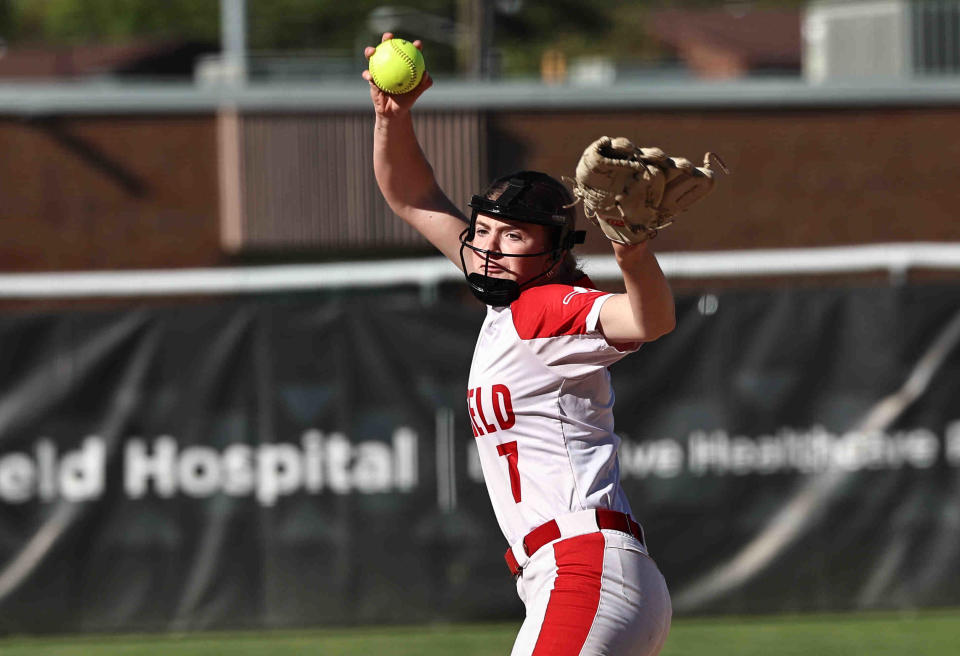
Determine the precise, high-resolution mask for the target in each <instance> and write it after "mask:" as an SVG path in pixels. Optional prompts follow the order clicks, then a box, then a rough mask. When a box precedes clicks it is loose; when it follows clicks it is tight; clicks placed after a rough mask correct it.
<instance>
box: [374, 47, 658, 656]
mask: <svg viewBox="0 0 960 656" xmlns="http://www.w3.org/2000/svg"><path fill="white" fill-rule="evenodd" d="M389 38H392V35H391V34H384V35H383V39H384V40H386V39H389ZM415 45H416V46H417V47H421V44H420V43H419V42H415ZM372 53H373V48H372V47H368V48H366V50H365V55H366V56H367V57H368V58H369V57H370V55H371V54H372ZM363 77H364V79H366V80H367V81H368V82H370V81H371V78H370V73H369V71H364V72H363ZM431 84H432V81H431V79H430V76H429V74H424V76H423V81H422V82H421V83H420V85H419V86H418V87H417V88H416V89H414V90H413V91H411V92H409V93H407V94H404V95H399V96H393V95H389V94H386V93H383V92H382V91H380V90H379V89H378V88H377V87H376V86H375V85H374V84H373V83H372V82H371V84H370V97H371V99H372V101H373V107H374V110H375V112H376V124H375V125H376V127H375V134H374V142H373V165H374V173H375V175H376V179H377V183H378V184H379V186H380V190H381V192H382V193H383V195H384V197H385V199H386V200H387V202H388V203H389V205H390V207H391V208H392V209H393V211H394V212H395V213H396V214H397V215H398V216H400V217H401V218H402V219H403V220H405V221H406V222H407V223H409V224H410V225H411V226H413V227H414V228H415V229H417V230H418V231H419V232H420V233H421V234H423V235H424V237H426V238H427V239H428V240H429V241H430V243H432V244H433V245H434V246H435V247H436V248H437V249H439V250H440V252H441V253H443V254H444V255H445V256H446V257H448V258H449V259H450V260H451V261H452V262H453V263H454V264H456V265H457V266H458V267H460V268H461V269H462V270H463V272H464V275H465V276H466V279H467V283H468V285H469V286H470V289H471V290H472V291H473V293H474V294H475V295H476V296H477V297H478V298H479V299H480V300H481V301H483V302H484V303H486V304H487V306H488V307H487V317H486V319H485V321H484V323H483V327H482V328H481V330H480V337H479V339H478V341H477V346H476V350H475V352H474V356H473V363H472V365H471V369H470V377H469V383H468V388H469V389H468V390H467V410H468V413H469V416H470V422H471V425H472V427H473V434H474V438H475V439H476V442H477V448H478V451H479V454H480V462H481V465H482V468H483V473H484V479H485V481H486V485H487V489H488V491H489V493H490V499H491V501H492V503H493V508H494V512H495V514H496V517H497V521H498V522H499V523H500V527H501V529H502V530H503V533H504V536H505V537H506V539H507V543H508V544H509V545H510V548H509V549H508V550H507V553H506V560H507V564H508V566H509V568H510V570H511V572H512V573H513V574H514V576H515V577H516V582H517V591H518V593H519V595H520V598H521V599H522V600H523V603H524V605H525V606H526V619H525V620H524V622H523V625H522V626H521V628H520V633H519V635H518V636H517V640H516V643H515V644H514V647H513V652H512V654H513V656H528V655H531V654H533V655H536V656H541V655H549V656H566V655H570V656H574V655H578V654H580V655H584V656H586V655H588V654H590V655H593V654H606V655H611V656H619V655H624V656H625V655H627V654H630V655H636V656H644V655H649V656H653V655H654V654H657V653H658V652H659V651H660V648H661V647H662V646H663V642H664V640H665V639H666V637H667V633H668V631H669V627H670V616H671V606H670V597H669V594H668V591H667V587H666V584H665V582H664V579H663V576H661V574H660V572H659V570H658V569H657V566H656V564H655V563H654V562H653V560H652V559H651V558H650V556H649V554H648V552H647V548H646V544H645V541H644V536H643V531H642V529H641V528H640V525H639V524H638V523H637V522H636V520H635V519H634V518H633V516H632V513H631V510H630V504H629V503H628V501H627V499H626V497H625V495H624V492H623V490H622V488H621V486H620V477H619V466H618V461H617V447H618V445H619V439H618V438H617V436H616V435H615V434H614V432H613V414H612V408H613V390H612V388H611V385H610V376H609V373H608V370H607V367H608V366H609V365H611V364H612V363H614V362H616V361H617V360H619V359H620V358H622V357H624V356H625V355H626V354H628V353H630V352H632V351H635V350H636V349H637V348H638V347H639V346H640V344H641V343H643V342H648V341H651V340H655V339H657V338H658V337H660V336H662V335H664V334H666V333H668V332H670V331H671V330H673V327H674V323H675V319H674V305H673V295H672V293H671V291H670V288H669V286H668V284H667V282H666V280H665V279H664V276H663V273H662V272H661V270H660V267H659V265H658V264H657V260H656V258H655V257H654V254H653V253H652V252H651V251H650V250H649V249H647V247H646V245H645V244H640V245H635V246H624V245H621V244H617V243H614V244H613V249H614V253H615V254H616V258H617V262H618V264H619V265H620V269H621V270H622V272H623V283H624V287H625V290H626V291H625V293H622V294H608V293H604V292H601V291H598V290H596V289H594V286H593V284H592V283H591V282H590V280H589V279H588V278H587V277H586V276H585V275H583V273H582V272H580V271H579V270H578V269H577V267H576V262H575V260H574V259H573V257H572V256H571V254H570V251H571V249H572V248H573V246H574V244H575V243H578V242H579V241H582V236H583V235H582V233H578V232H577V231H576V230H575V227H574V219H575V214H574V209H573V208H572V201H573V199H572V197H571V194H570V193H569V192H568V191H567V189H566V187H565V186H564V185H563V184H562V183H560V182H559V181H557V180H556V179H554V178H552V177H550V176H549V175H546V174H543V173H539V172H533V171H520V172H517V173H514V174H511V175H507V176H504V177H502V178H499V179H498V180H496V181H494V182H493V183H492V184H491V185H490V187H489V188H488V189H487V190H486V192H485V193H484V194H482V195H481V196H474V197H473V199H472V200H471V202H470V207H471V208H472V210H473V211H472V216H471V217H470V218H469V219H467V217H465V216H464V215H463V214H462V213H461V212H460V211H459V210H458V209H457V207H456V206H455V205H454V204H453V202H451V200H450V199H449V198H448V197H447V196H446V195H445V194H444V192H443V191H442V190H441V189H440V188H439V186H438V184H437V181H436V178H435V177H434V174H433V170H432V168H431V166H430V164H429V162H427V160H426V158H425V156H424V155H423V152H422V150H421V148H420V145H419V143H418V141H417V138H416V135H415V134H414V130H413V122H412V120H411V117H410V111H411V108H412V106H413V104H414V103H415V102H416V100H417V98H418V97H419V96H420V95H421V94H422V93H423V92H424V91H426V90H427V89H428V88H429V87H430V86H431Z"/></svg>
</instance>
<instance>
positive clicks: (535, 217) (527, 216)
mask: <svg viewBox="0 0 960 656" xmlns="http://www.w3.org/2000/svg"><path fill="white" fill-rule="evenodd" d="M530 184H531V183H530V182H529V181H527V180H524V179H522V178H520V177H516V178H512V179H510V180H509V182H508V183H507V188H506V189H504V190H503V192H502V193H501V194H500V195H499V196H498V197H497V198H496V199H490V198H484V197H483V196H474V197H473V198H472V199H471V200H470V207H472V208H473V214H472V216H471V217H470V225H469V226H468V227H467V229H466V230H464V231H463V232H461V233H460V264H461V266H462V267H463V273H464V276H466V278H467V283H468V284H469V285H470V290H471V291H472V292H473V293H474V295H475V296H476V297H477V298H479V299H480V300H481V301H483V302H484V303H486V304H488V305H494V306H503V305H509V304H510V303H512V302H513V301H515V300H516V299H517V297H519V296H520V290H521V288H522V287H525V286H527V285H530V284H531V283H533V282H536V281H537V280H540V279H541V278H544V277H547V276H549V275H550V272H551V271H553V269H554V268H555V267H556V266H557V265H558V264H559V263H560V261H561V260H562V259H563V252H564V251H567V250H570V249H571V248H573V246H574V244H579V243H583V238H584V235H585V234H586V233H584V232H573V231H572V230H571V229H570V228H571V224H572V221H571V217H570V216H569V215H566V214H555V213H553V212H547V211H543V210H538V209H534V208H532V207H528V206H526V205H523V204H520V203H518V202H516V201H517V196H518V195H520V194H521V192H523V191H525V190H526V189H528V188H529V186H530ZM481 214H483V215H485V216H489V217H490V218H493V219H498V220H504V221H517V222H519V223H533V224H536V225H544V226H547V227H549V228H555V229H556V234H555V235H553V246H552V247H551V248H548V249H547V250H543V251H540V252H539V253H503V252H501V251H492V250H489V249H483V248H478V247H476V246H474V245H473V244H472V243H471V242H473V239H474V237H475V236H476V229H477V217H479V216H480V215H481ZM464 248H469V249H470V250H472V251H473V252H475V253H478V254H480V255H482V256H483V272H482V273H479V272H476V273H468V272H467V263H466V258H465V257H464V253H463V250H464ZM543 255H550V256H551V258H550V260H551V265H550V267H549V268H547V269H546V270H545V271H543V272H541V273H539V274H537V275H535V276H533V277H532V278H530V279H529V280H524V281H522V282H518V281H515V280H509V279H505V278H494V277H492V276H490V275H489V273H490V258H491V256H494V257H497V258H500V257H541V256H543Z"/></svg>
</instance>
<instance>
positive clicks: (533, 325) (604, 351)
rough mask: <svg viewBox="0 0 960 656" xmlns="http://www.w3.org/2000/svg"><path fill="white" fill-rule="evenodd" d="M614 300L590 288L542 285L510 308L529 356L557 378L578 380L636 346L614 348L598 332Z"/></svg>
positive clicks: (527, 292)
mask: <svg viewBox="0 0 960 656" xmlns="http://www.w3.org/2000/svg"><path fill="white" fill-rule="evenodd" d="M612 297H613V294H610V293H608V292H602V291H598V290H596V289H591V288H588V287H575V286H570V285H542V286H539V287H534V288H532V289H530V290H527V291H526V292H524V293H523V295H521V297H520V298H519V299H517V300H516V301H515V302H514V303H513V305H511V306H510V309H511V310H512V312H513V324H514V327H515V328H516V330H517V334H518V335H519V337H520V339H521V340H523V341H524V342H525V343H526V344H527V346H528V347H529V348H530V349H531V351H533V352H534V353H535V354H536V355H537V356H538V357H539V358H540V359H541V360H542V361H543V363H544V364H546V365H547V366H549V367H552V368H555V369H557V370H558V373H560V374H561V375H563V376H566V377H578V376H584V375H588V374H590V373H592V372H593V371H595V370H596V369H598V368H603V367H607V366H609V365H611V364H613V363H614V362H616V361H617V360H619V359H620V358H622V357H623V356H624V355H626V354H628V353H632V352H633V351H636V350H637V348H639V346H640V344H639V343H637V344H634V345H629V346H627V347H626V348H624V347H623V346H620V347H617V346H614V345H613V344H610V343H609V342H607V340H606V338H605V337H604V336H603V333H602V332H601V331H600V329H599V323H600V308H601V307H603V304H604V302H606V301H607V300H608V299H610V298H612Z"/></svg>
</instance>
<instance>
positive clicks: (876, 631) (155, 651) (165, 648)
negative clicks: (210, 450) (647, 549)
mask: <svg viewBox="0 0 960 656" xmlns="http://www.w3.org/2000/svg"><path fill="white" fill-rule="evenodd" d="M517 626H518V625H517V624H464V625H440V626H426V627H420V626H418V627H399V628H398V627H391V628H362V629H328V630H317V631H304V632H278V633H271V632H263V633H204V634H187V635H183V636H163V637H160V636H112V637H90V636H85V637H58V638H7V639H3V640H0V654H2V655H3V656H127V655H129V656H134V655H136V656H161V655H162V656H216V655H218V654H225V655H229V656H294V655H296V656H301V655H304V656H305V655H307V654H311V655H317V654H322V655H323V656H354V655H356V656H360V655H363V656H369V655H373V656H439V655H441V654H444V655H447V654H454V655H455V656H495V655H496V656H506V655H507V654H509V653H510V646H511V644H512V643H513V636H514V632H515V631H516V629H517ZM661 654H662V656H688V655H689V656H707V655H709V656H754V655H756V656H794V655H796V656H801V655H802V656H834V655H836V656H886V655H890V656H903V655H904V654H907V655H909V656H957V654H960V610H955V611H953V610H951V611H947V610H944V611H934V612H923V613H917V614H857V615H852V614H851V615H815V616H813V615H811V616H796V617H758V618H722V619H721V618H716V619H677V620H675V621H674V625H673V629H672V631H671V633H670V638H669V639H668V640H667V646H666V647H665V648H664V650H663V652H661Z"/></svg>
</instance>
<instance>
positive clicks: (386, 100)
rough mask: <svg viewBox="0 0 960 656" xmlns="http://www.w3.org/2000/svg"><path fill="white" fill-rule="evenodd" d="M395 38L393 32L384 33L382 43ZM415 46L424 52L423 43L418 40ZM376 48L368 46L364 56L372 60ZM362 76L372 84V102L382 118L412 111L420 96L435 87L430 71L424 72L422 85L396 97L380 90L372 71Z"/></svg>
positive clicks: (367, 71) (364, 72)
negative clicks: (374, 81)
mask: <svg viewBox="0 0 960 656" xmlns="http://www.w3.org/2000/svg"><path fill="white" fill-rule="evenodd" d="M392 38H393V33H392V32H384V33H383V37H381V39H380V40H381V42H382V41H387V40H389V39H392ZM413 45H414V46H415V47H416V48H417V49H419V50H423V43H422V42H421V41H420V40H419V39H417V40H416V41H414V42H413ZM375 50H376V48H374V47H373V46H367V47H366V48H364V50H363V56H364V57H366V58H367V59H370V57H371V55H373V53H374V51H375ZM361 76H362V77H363V79H364V80H366V81H367V82H368V83H369V84H370V100H371V101H373V108H374V110H375V111H376V112H377V114H379V115H381V116H386V117H390V116H396V115H397V114H402V113H404V112H408V111H410V108H411V107H413V104H414V103H415V102H416V101H417V98H419V97H420V95H421V94H422V93H423V92H424V91H426V90H427V89H429V88H430V87H431V86H432V85H433V79H432V78H431V77H430V72H429V71H424V73H423V77H422V78H421V79H420V84H418V85H417V86H416V87H414V89H413V90H412V91H408V92H407V93H404V94H399V95H394V94H391V93H387V92H385V91H383V90H381V89H380V87H378V86H377V85H376V84H374V83H373V76H372V75H371V74H370V71H369V70H368V69H367V70H364V71H363V73H361Z"/></svg>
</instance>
